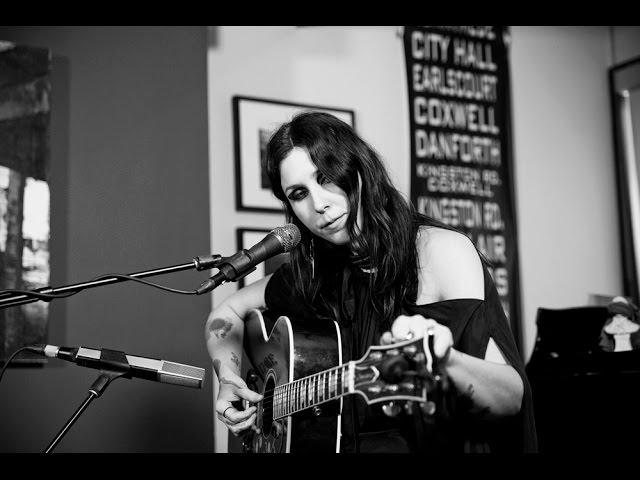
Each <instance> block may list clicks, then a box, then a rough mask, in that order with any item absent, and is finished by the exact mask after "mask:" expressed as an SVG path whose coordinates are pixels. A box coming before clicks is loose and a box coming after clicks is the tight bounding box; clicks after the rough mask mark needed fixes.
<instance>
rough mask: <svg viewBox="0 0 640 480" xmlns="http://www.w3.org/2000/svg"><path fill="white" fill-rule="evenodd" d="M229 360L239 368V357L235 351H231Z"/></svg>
mask: <svg viewBox="0 0 640 480" xmlns="http://www.w3.org/2000/svg"><path fill="white" fill-rule="evenodd" d="M231 361H232V362H233V363H235V364H236V367H238V368H240V359H239V358H238V356H237V355H236V354H235V352H231Z"/></svg>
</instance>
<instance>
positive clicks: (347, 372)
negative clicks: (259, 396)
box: [273, 362, 354, 420]
mask: <svg viewBox="0 0 640 480" xmlns="http://www.w3.org/2000/svg"><path fill="white" fill-rule="evenodd" d="M353 365H354V364H353V362H349V363H345V364H344V365H339V366H337V367H334V368H330V369H328V370H324V371H322V372H319V373H316V374H314V375H309V376H308V377H304V378H300V379H298V380H295V381H293V382H290V383H286V384H284V385H279V386H277V387H276V388H275V389H274V391H273V418H274V420H276V419H279V418H282V417H286V416H288V415H292V414H294V413H296V412H300V411H302V410H305V409H307V408H311V407H314V406H316V405H319V404H321V403H325V402H328V401H330V400H335V399H337V398H339V397H341V396H343V395H346V394H349V393H351V392H353V371H352V369H353Z"/></svg>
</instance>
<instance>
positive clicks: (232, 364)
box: [205, 275, 271, 435]
mask: <svg viewBox="0 0 640 480" xmlns="http://www.w3.org/2000/svg"><path fill="white" fill-rule="evenodd" d="M270 277H271V276H270V275H269V276H267V277H265V278H262V279H260V280H258V281H257V282H254V283H252V284H250V285H248V286H246V287H244V288H242V289H240V290H238V291H237V292H235V293H234V294H233V295H231V296H230V297H228V298H227V299H226V300H224V301H223V302H222V303H221V304H220V305H219V306H218V307H216V308H215V309H214V310H213V311H212V312H211V314H210V315H209V318H208V319H207V322H206V325H205V339H206V343H207V350H208V351H209V356H210V357H211V360H212V362H213V369H214V371H215V373H216V376H217V377H218V381H219V382H220V389H219V393H218V398H217V400H216V412H217V414H218V418H219V419H220V420H221V421H222V422H224V423H225V424H226V425H227V426H228V427H229V430H231V432H232V433H233V434H234V435H238V434H239V433H241V432H242V431H243V430H246V429H247V428H251V427H252V426H253V425H254V423H255V411H256V408H255V407H250V408H248V409H246V410H237V409H236V408H235V407H233V406H232V405H231V402H234V401H237V400H248V401H249V402H257V401H259V400H261V399H262V396H261V395H260V394H258V393H256V392H253V391H251V390H250V389H249V388H247V384H246V383H245V381H244V380H243V379H242V378H241V376H240V374H241V363H240V362H241V359H242V341H243V337H244V318H245V316H246V315H247V313H248V312H249V310H251V309H254V308H262V307H264V306H265V300H264V291H265V287H266V285H267V282H268V281H269V278H270Z"/></svg>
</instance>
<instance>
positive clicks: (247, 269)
mask: <svg viewBox="0 0 640 480" xmlns="http://www.w3.org/2000/svg"><path fill="white" fill-rule="evenodd" d="M298 243H300V230H299V229H298V227H296V226H295V225H294V224H293V223H287V224H286V225H284V226H282V227H276V228H274V229H273V230H271V231H270V232H269V233H268V234H267V236H266V237H264V238H263V239H262V240H260V241H259V242H258V243H256V244H255V245H254V246H253V247H251V248H250V249H249V250H245V249H243V250H240V251H239V252H238V253H236V254H234V255H232V256H230V257H225V258H223V259H221V260H220V262H219V263H218V265H217V268H218V270H219V271H218V273H216V274H215V275H214V276H213V277H211V278H210V279H209V280H206V281H205V282H203V283H202V285H200V287H198V289H197V290H196V293H197V294H198V295H202V294H203V293H207V292H210V291H211V290H213V289H214V288H216V287H217V286H219V285H220V284H222V283H224V282H235V281H237V280H240V279H241V278H242V277H245V276H246V275H248V274H250V273H251V272H253V271H254V270H255V269H256V265H258V264H259V263H261V262H264V261H265V260H267V259H269V258H271V257H275V256H276V255H278V254H280V253H285V252H288V251H290V250H292V249H293V248H294V247H296V246H297V245H298Z"/></svg>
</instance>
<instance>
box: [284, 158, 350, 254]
mask: <svg viewBox="0 0 640 480" xmlns="http://www.w3.org/2000/svg"><path fill="white" fill-rule="evenodd" d="M280 184H281V186H282V190H283V191H284V194H285V195H286V196H287V199H288V201H289V204H290V205H291V208H292V210H293V212H294V213H295V215H296V217H298V219H299V220H300V221H301V222H302V223H303V225H304V226H305V227H307V228H308V229H309V230H310V231H311V233H313V234H314V235H317V236H318V237H321V238H323V239H325V240H327V241H328V242H331V243H333V244H336V245H343V244H346V243H347V242H348V241H349V232H348V230H347V216H348V214H349V200H348V198H347V194H346V193H345V192H344V190H342V189H341V188H340V187H338V186H337V185H336V184H334V183H332V182H331V181H330V180H329V179H328V178H326V177H324V175H323V174H322V173H321V172H320V171H319V170H318V168H317V167H316V166H315V164H314V163H313V162H312V161H311V158H310V157H309V154H308V153H307V151H306V150H305V149H303V148H299V147H295V148H294V149H293V150H291V152H289V154H288V155H287V156H286V157H285V158H284V159H283V160H282V162H280ZM357 225H358V226H360V225H361V211H360V209H359V211H358V218H357Z"/></svg>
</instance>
